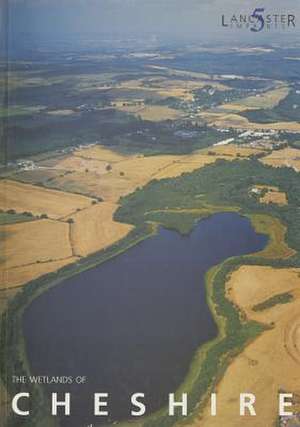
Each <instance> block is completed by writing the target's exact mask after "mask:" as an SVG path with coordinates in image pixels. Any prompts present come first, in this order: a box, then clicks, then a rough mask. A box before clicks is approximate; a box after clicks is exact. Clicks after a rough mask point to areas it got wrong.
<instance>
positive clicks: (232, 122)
mask: <svg viewBox="0 0 300 427" xmlns="http://www.w3.org/2000/svg"><path fill="white" fill-rule="evenodd" d="M198 117H199V118H201V119H203V120H205V121H206V122H207V123H208V124H210V125H214V126H217V127H220V128H229V127H233V128H235V129H244V130H270V129H274V130H285V131H289V132H296V133H298V132H300V123H299V122H274V123H269V124H264V123H255V122H249V120H248V119H247V118H246V117H242V116H239V115H238V114H225V113H210V112H206V113H199V114H198Z"/></svg>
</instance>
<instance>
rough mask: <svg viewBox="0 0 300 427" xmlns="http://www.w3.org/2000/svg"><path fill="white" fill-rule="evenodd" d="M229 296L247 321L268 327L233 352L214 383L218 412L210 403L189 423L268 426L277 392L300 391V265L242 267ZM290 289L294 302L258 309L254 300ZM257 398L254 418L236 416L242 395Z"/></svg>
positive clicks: (211, 426) (273, 415)
mask: <svg viewBox="0 0 300 427" xmlns="http://www.w3.org/2000/svg"><path fill="white" fill-rule="evenodd" d="M227 290H228V296H229V298H230V299H231V300H232V301H233V302H234V303H235V304H237V305H238V306H239V307H240V308H241V309H242V311H243V312H244V313H245V315H246V316H247V317H248V318H249V319H253V320H257V321H259V322H262V323H265V324H268V325H271V329H270V330H267V331H265V332H263V334H262V335H260V336H259V337H258V338H257V339H256V340H255V341H253V342H252V343H250V344H249V345H248V346H247V347H246V348H245V349H244V350H243V352H242V353H241V354H240V355H239V356H237V357H236V358H235V359H234V360H233V361H232V362H231V364H230V366H229V367H228V369H227V370H226V372H225V374H224V377H223V378H222V380H221V381H220V383H219V384H218V385H217V387H216V392H217V396H218V397H217V399H218V412H217V416H216V417H212V416H210V411H209V407H208V405H207V407H206V408H205V410H204V413H203V414H202V415H201V417H199V418H198V419H196V420H195V421H194V422H193V423H192V425H193V427H220V426H230V427H240V426H241V425H243V426H245V427H261V426H267V427H272V426H273V425H274V423H275V420H276V416H277V415H276V414H278V392H279V391H280V390H284V391H285V392H288V393H293V394H294V395H295V396H298V397H299V395H300V383H299V374H300V269H299V268H298V269H296V268H295V269H294V268H290V269H288V268H286V269H273V268H271V267H261V266H243V267H241V268H240V269H239V270H237V271H236V272H234V273H233V275H232V277H231V279H230V281H229V282H228V284H227ZM285 292H289V293H292V294H293V296H294V300H293V301H292V302H290V303H288V304H278V305H276V306H274V307H272V308H268V309H266V310H264V311H261V312H253V311H252V307H253V305H255V304H258V303H261V302H264V301H266V299H269V298H271V297H272V296H275V295H278V294H280V293H285ZM247 392H251V393H253V394H254V395H255V396H256V403H255V409H256V414H257V416H256V417H251V416H245V417H243V418H241V417H240V415H239V395H240V393H247Z"/></svg>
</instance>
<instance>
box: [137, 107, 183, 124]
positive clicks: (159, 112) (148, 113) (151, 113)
mask: <svg viewBox="0 0 300 427" xmlns="http://www.w3.org/2000/svg"><path fill="white" fill-rule="evenodd" d="M137 115H138V116H140V117H141V118H142V119H143V120H150V121H153V122H160V121H162V120H175V119H178V118H180V117H183V115H184V113H183V112H181V111H180V110H175V109H174V108H170V107H164V106H160V105H150V106H147V107H145V108H142V109H141V110H139V111H138V112H137Z"/></svg>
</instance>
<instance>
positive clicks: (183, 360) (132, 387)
mask: <svg viewBox="0 0 300 427" xmlns="http://www.w3.org/2000/svg"><path fill="white" fill-rule="evenodd" d="M266 243H267V237H266V236H265V235H262V234H257V233H256V232H255V230H254V229H253V227H252V226H251V223H250V221H249V220H248V219H247V218H245V217H242V216H240V215H238V214H236V213H219V214H215V215H213V216H211V217H209V218H207V219H203V220H201V221H200V222H199V223H198V224H197V225H196V226H195V228H194V229H193V231H192V232H191V233H190V234H189V235H186V236H183V235H181V234H179V233H177V232H175V231H171V230H167V229H164V228H160V229H159V232H158V233H157V234H156V235H155V236H153V237H151V238H148V239H146V240H144V241H143V242H141V243H139V244H138V245H136V246H134V247H132V248H130V249H128V250H127V251H126V252H124V253H123V254H121V255H119V256H117V257H115V258H113V259H111V260H109V261H107V262H105V263H103V264H101V265H99V266H98V267H95V268H93V269H90V270H88V271H85V272H83V273H81V274H78V275H77V276H75V277H72V278H70V279H68V280H66V281H64V282H63V283H62V284H60V285H58V286H56V287H54V288H52V289H49V290H48V291H46V292H45V293H43V294H42V295H41V296H39V297H38V298H36V299H35V300H34V301H33V302H32V303H31V304H30V306H29V307H28V308H27V309H26V310H25V312H24V317H23V332H24V337H25V343H26V348H27V355H28V359H29V362H30V366H31V371H32V373H33V374H35V375H49V376H73V377H76V376H79V375H82V376H86V377H87V383H86V384H84V385H64V386H62V385H48V386H45V389H46V391H47V392H53V391H54V392H71V393H72V404H71V411H72V415H71V416H70V417H64V418H63V419H62V421H61V425H62V426H63V427H71V426H72V427H77V426H78V427H79V426H83V425H85V424H88V423H92V422H93V421H94V422H95V418H93V416H92V413H93V394H94V393H95V392H108V393H109V411H110V416H109V419H105V420H103V422H104V421H105V422H107V421H108V420H109V421H116V420H124V419H128V418H129V414H130V408H131V407H130V396H131V394H133V393H135V392H143V393H145V396H146V397H145V403H146V405H147V414H149V413H151V412H153V411H155V410H157V409H159V408H160V407H162V406H163V405H164V404H165V403H166V402H167V398H168V393H170V392H173V391H175V390H176V388H177V387H178V386H179V385H180V383H181V382H182V381H183V379H184V377H185V375H186V374H187V371H188V368H189V365H190V363H191V360H192V358H193V355H194V353H195V351H196V349H198V348H199V346H201V345H202V344H203V343H205V342H207V341H208V340H211V339H212V338H214V337H215V336H216V334H217V327H216V325H215V322H214V320H213V318H212V315H211V313H210V310H209V308H208V305H207V301H206V292H205V285H204V275H205V273H206V272H207V271H208V270H209V268H211V267H212V266H213V265H216V264H218V263H220V262H221V261H223V260H224V259H226V258H228V257H231V256H235V255H243V254H248V253H252V252H255V251H258V250H261V249H263V248H264V246H265V245H266ZM97 422H98V423H99V418H98V419H97Z"/></svg>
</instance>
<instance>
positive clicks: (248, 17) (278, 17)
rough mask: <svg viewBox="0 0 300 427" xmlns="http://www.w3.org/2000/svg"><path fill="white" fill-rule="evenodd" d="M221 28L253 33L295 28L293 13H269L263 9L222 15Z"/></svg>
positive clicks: (258, 8)
mask: <svg viewBox="0 0 300 427" xmlns="http://www.w3.org/2000/svg"><path fill="white" fill-rule="evenodd" d="M222 27H225V28H231V29H234V28H237V29H247V30H249V31H252V32H253V33H259V32H261V31H265V30H286V29H293V28H295V27H296V15H295V14H293V13H269V12H268V11H267V10H266V9H265V8H264V7H257V8H255V9H254V10H253V12H252V13H250V14H242V13H240V14H233V15H231V16H227V15H222Z"/></svg>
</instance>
